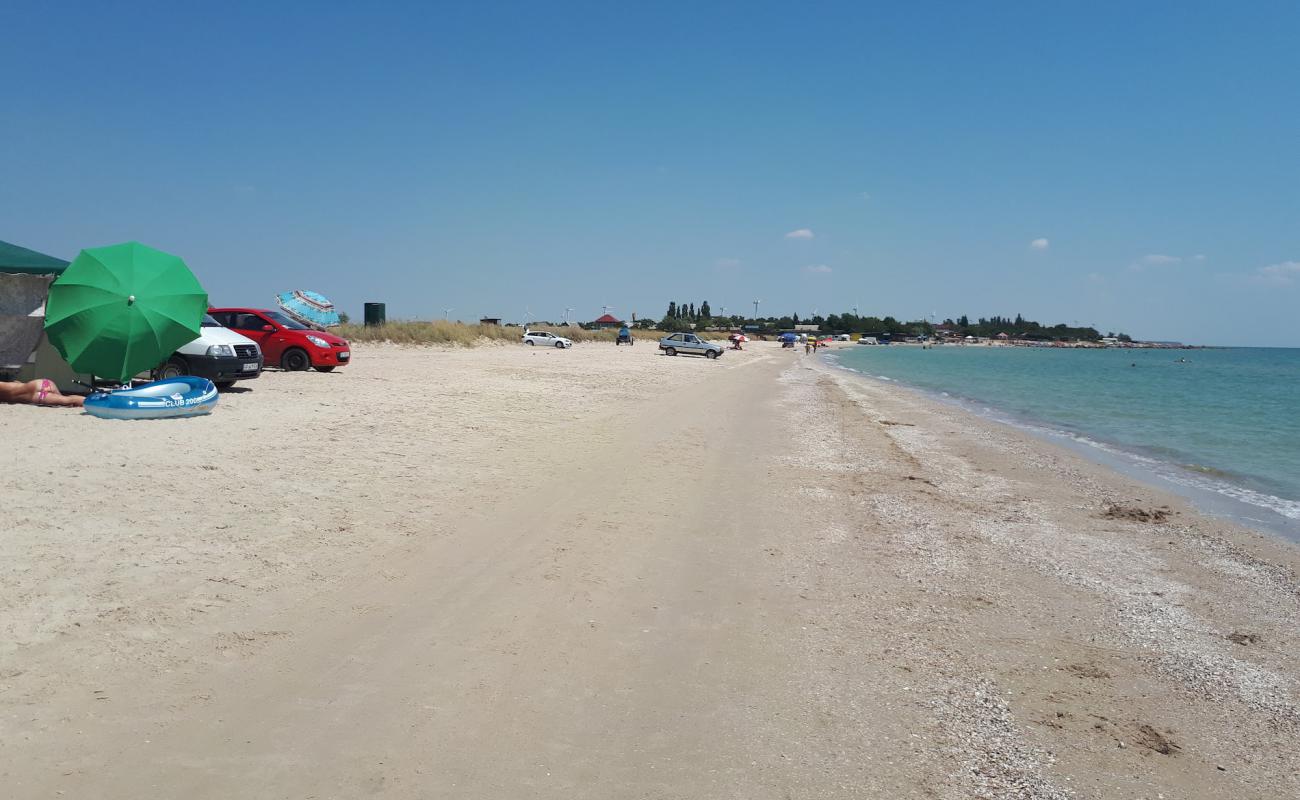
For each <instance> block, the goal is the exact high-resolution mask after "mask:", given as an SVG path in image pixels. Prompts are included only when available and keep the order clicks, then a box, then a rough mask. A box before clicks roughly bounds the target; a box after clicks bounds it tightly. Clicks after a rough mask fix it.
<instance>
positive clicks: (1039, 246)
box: [1029, 239, 1051, 250]
mask: <svg viewBox="0 0 1300 800" xmlns="http://www.w3.org/2000/svg"><path fill="white" fill-rule="evenodd" d="M1048 247H1051V244H1050V243H1049V242H1048V241H1047V240H1046V239H1035V240H1033V241H1032V242H1030V243H1029V248H1030V249H1031V250H1046V249H1047V248H1048Z"/></svg>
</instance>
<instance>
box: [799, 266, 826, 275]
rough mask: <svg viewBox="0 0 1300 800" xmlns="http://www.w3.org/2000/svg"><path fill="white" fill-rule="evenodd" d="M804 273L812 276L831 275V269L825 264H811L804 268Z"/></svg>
mask: <svg viewBox="0 0 1300 800" xmlns="http://www.w3.org/2000/svg"><path fill="white" fill-rule="evenodd" d="M803 271H804V272H807V273H808V274H810V275H829V274H830V272H831V268H830V267H828V266H826V265H825V264H809V265H808V266H806V267H804V268H803Z"/></svg>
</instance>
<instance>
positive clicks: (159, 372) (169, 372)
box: [153, 355, 190, 381]
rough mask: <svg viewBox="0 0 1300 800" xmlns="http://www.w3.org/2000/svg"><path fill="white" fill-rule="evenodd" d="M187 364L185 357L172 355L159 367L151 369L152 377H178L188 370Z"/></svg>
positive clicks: (168, 378) (166, 378)
mask: <svg viewBox="0 0 1300 800" xmlns="http://www.w3.org/2000/svg"><path fill="white" fill-rule="evenodd" d="M189 369H190V367H189V365H188V364H186V363H185V359H183V358H181V357H180V356H176V355H174V356H172V357H171V358H169V359H167V361H166V362H164V363H163V365H162V366H161V367H159V368H158V369H156V370H154V371H153V379H154V380H156V381H169V380H171V379H172V378H179V377H180V376H182V375H184V374H185V373H186V372H189Z"/></svg>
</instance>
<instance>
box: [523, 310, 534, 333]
mask: <svg viewBox="0 0 1300 800" xmlns="http://www.w3.org/2000/svg"><path fill="white" fill-rule="evenodd" d="M532 318H533V312H532V310H531V309H529V308H528V306H524V330H525V331H526V330H528V321H529V320H530V319H532Z"/></svg>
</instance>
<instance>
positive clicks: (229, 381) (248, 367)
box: [151, 314, 263, 389]
mask: <svg viewBox="0 0 1300 800" xmlns="http://www.w3.org/2000/svg"><path fill="white" fill-rule="evenodd" d="M262 363H263V360H262V348H260V347H258V346H257V342H255V341H253V340H252V339H249V338H248V337H246V336H241V335H240V334H238V333H235V332H234V331H232V330H230V329H229V328H224V327H222V325H221V323H220V322H217V321H216V320H215V319H213V318H212V317H211V316H210V315H208V314H204V315H203V322H202V325H201V327H200V333H199V338H197V339H195V340H194V341H192V342H190V343H189V344H187V345H185V346H184V347H182V348H181V349H179V350H177V351H176V352H175V353H172V354H171V356H170V357H169V358H168V359H167V360H166V361H164V362H163V363H162V364H159V365H158V366H157V367H156V368H155V369H154V370H153V372H152V373H151V377H152V378H153V379H154V380H156V381H157V380H163V379H165V378H175V377H177V376H179V375H196V376H198V377H200V378H207V379H208V380H210V381H212V382H213V383H215V384H216V385H217V386H219V387H220V388H222V389H225V388H227V387H229V386H231V385H233V384H234V382H235V381H246V380H250V379H252V378H256V377H257V376H258V375H261V374H262Z"/></svg>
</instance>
